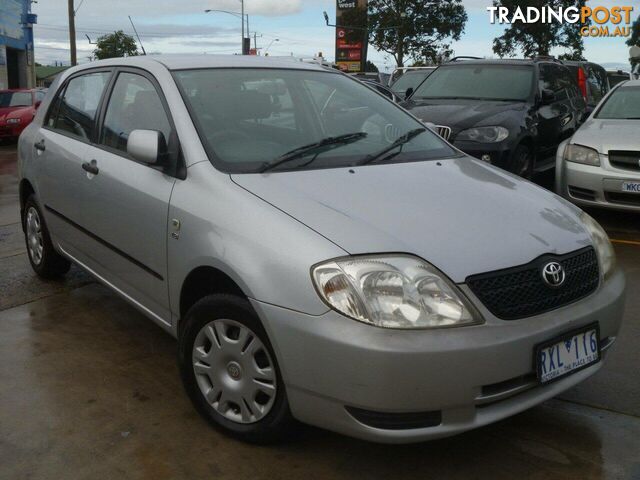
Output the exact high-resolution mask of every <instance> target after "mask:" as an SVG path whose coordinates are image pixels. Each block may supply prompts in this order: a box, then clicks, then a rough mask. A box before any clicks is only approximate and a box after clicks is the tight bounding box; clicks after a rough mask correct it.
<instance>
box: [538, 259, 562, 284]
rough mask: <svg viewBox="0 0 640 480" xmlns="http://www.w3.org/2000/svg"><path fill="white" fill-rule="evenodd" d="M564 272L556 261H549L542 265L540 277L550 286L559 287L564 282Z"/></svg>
mask: <svg viewBox="0 0 640 480" xmlns="http://www.w3.org/2000/svg"><path fill="white" fill-rule="evenodd" d="M565 278H566V274H565V271H564V267H563V266H562V265H560V264H559V263H558V262H549V263H547V264H546V265H545V266H544V267H542V279H543V280H544V283H546V284H547V285H548V286H550V287H552V288H558V287H561V286H562V284H564V281H565Z"/></svg>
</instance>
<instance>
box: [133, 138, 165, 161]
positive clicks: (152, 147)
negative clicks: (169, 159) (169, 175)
mask: <svg viewBox="0 0 640 480" xmlns="http://www.w3.org/2000/svg"><path fill="white" fill-rule="evenodd" d="M166 152H167V143H166V141H165V138H164V135H163V134H162V132H158V131H157V130H134V131H133V132H131V133H130V134H129V139H128V140H127V153H128V154H129V155H131V157H132V158H133V159H134V160H137V161H138V162H142V163H146V164H149V165H158V164H159V163H160V161H161V159H162V157H163V155H164V154H165V153H166Z"/></svg>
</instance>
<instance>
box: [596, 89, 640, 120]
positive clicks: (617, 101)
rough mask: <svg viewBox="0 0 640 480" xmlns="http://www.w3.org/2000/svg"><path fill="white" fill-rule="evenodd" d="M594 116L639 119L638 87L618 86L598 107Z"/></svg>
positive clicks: (639, 101) (639, 93)
mask: <svg viewBox="0 0 640 480" xmlns="http://www.w3.org/2000/svg"><path fill="white" fill-rule="evenodd" d="M595 118H601V119H611V120H640V87H626V86H622V87H619V88H618V89H617V90H615V91H614V92H613V93H612V94H611V96H610V97H609V98H608V99H607V100H606V101H605V103H604V105H602V107H600V110H599V111H598V113H597V114H596V116H595Z"/></svg>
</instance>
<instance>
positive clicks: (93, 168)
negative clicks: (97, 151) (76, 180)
mask: <svg viewBox="0 0 640 480" xmlns="http://www.w3.org/2000/svg"><path fill="white" fill-rule="evenodd" d="M97 164H98V162H96V161H95V160H91V163H88V162H84V163H83V164H82V169H83V170H84V171H85V172H87V173H90V174H92V175H98V173H100V170H99V169H98V165H97Z"/></svg>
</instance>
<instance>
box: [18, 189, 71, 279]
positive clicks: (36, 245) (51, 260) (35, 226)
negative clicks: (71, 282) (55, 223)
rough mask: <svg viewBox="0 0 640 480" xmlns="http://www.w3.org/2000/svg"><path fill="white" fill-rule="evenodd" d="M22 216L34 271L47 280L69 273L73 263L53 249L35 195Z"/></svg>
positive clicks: (28, 201)
mask: <svg viewBox="0 0 640 480" xmlns="http://www.w3.org/2000/svg"><path fill="white" fill-rule="evenodd" d="M22 215H23V217H22V223H23V225H24V236H25V241H26V244H27V256H28V257H29V262H30V263H31V267H32V268H33V271H34V272H36V273H37V274H38V276H40V277H42V278H44V279H47V280H48V279H52V278H58V277H61V276H62V275H64V274H65V273H67V272H68V271H69V268H70V267H71V263H70V262H69V260H67V259H66V258H64V257H62V256H61V255H60V254H59V253H58V252H56V250H55V248H53V243H52V242H51V236H50V235H49V230H48V229H47V225H46V224H45V222H44V217H43V216H42V212H41V211H40V207H38V204H37V203H36V200H35V197H34V196H33V195H31V196H30V197H29V198H28V199H27V201H26V202H25V205H24V210H23V213H22Z"/></svg>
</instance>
